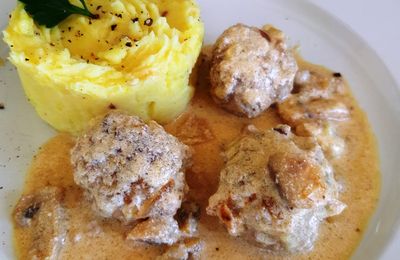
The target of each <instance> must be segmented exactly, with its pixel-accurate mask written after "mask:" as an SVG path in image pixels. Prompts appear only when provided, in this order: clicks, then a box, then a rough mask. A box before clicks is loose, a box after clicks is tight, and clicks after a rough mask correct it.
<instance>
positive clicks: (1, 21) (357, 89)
mask: <svg viewBox="0 0 400 260" xmlns="http://www.w3.org/2000/svg"><path fill="white" fill-rule="evenodd" d="M1 2H2V3H1V10H0V28H2V29H4V27H5V26H6V24H7V20H8V13H9V10H11V8H12V7H13V6H14V5H15V0H1ZM199 3H200V5H201V7H202V17H203V20H204V22H205V28H206V36H205V41H206V43H212V42H213V41H214V40H215V38H216V37H217V36H218V35H219V34H220V33H221V32H222V31H223V30H224V29H225V28H227V27H228V26H230V25H232V24H234V23H237V22H243V23H246V24H250V25H257V26H260V25H263V24H265V23H272V24H274V25H276V26H278V27H279V28H281V29H283V31H285V32H286V34H287V35H289V36H290V38H291V40H292V44H300V45H301V53H302V54H303V56H304V57H305V58H306V59H307V60H310V61H312V62H314V63H319V64H323V65H326V66H327V67H329V68H332V69H333V70H335V71H340V72H342V73H343V74H344V75H345V77H346V78H347V79H348V81H349V82H350V85H351V87H352V89H353V92H354V94H355V96H356V98H357V100H358V101H359V103H360V104H361V106H362V107H363V108H364V110H365V111H366V112H367V114H368V117H369V120H370V122H371V124H372V126H373V129H374V132H375V134H376V136H377V139H378V143H379V149H380V158H381V170H382V180H383V183H382V192H381V200H380V203H379V206H378V209H377V212H376V214H375V216H374V217H373V219H372V220H371V222H370V225H369V229H368V231H367V232H366V234H365V237H364V240H363V242H362V244H361V245H360V247H359V248H358V250H357V252H356V253H355V255H354V259H378V258H380V255H381V254H382V252H383V251H384V249H385V246H386V245H387V244H388V243H390V239H391V237H392V235H393V234H394V232H395V231H396V229H397V227H398V224H399V220H400V204H399V202H398V200H399V198H400V175H399V174H398V171H399V170H398V169H400V160H399V159H400V156H399V155H400V117H399V114H400V95H399V92H398V90H397V88H396V85H395V82H394V80H393V78H392V76H391V75H390V73H389V72H388V71H387V69H386V68H385V66H384V65H383V63H382V62H381V60H380V59H379V58H378V57H377V55H376V54H375V53H374V51H372V50H371V49H370V48H369V46H368V45H367V44H366V43H365V42H363V41H362V40H361V39H360V38H359V37H358V36H357V35H356V34H355V33H353V32H352V31H350V30H349V29H348V28H347V27H346V26H344V25H343V24H342V23H341V22H340V21H338V20H336V19H335V18H333V17H332V16H330V15H329V14H327V13H326V12H324V11H322V10H321V9H319V8H317V7H316V6H314V5H312V4H310V3H307V2H305V1H291V0H251V1H250V0H249V1H240V0H218V1H212V0H199ZM7 52H8V49H7V48H6V46H5V44H4V43H3V42H1V43H0V57H1V58H2V59H4V58H5V57H6V56H7ZM0 102H4V103H5V105H6V109H5V110H1V111H0V140H1V141H0V186H1V187H3V188H2V189H0V259H12V258H13V256H14V255H13V250H12V241H11V222H10V212H11V210H12V206H13V205H14V204H15V201H16V200H17V198H18V196H19V194H20V191H21V188H22V185H23V180H24V175H25V172H26V171H27V167H28V165H29V162H30V161H31V159H32V156H33V155H34V153H35V151H36V150H37V149H38V147H39V146H40V145H41V144H42V143H43V142H45V141H46V140H47V139H48V138H49V137H51V136H52V135H53V134H54V131H53V130H52V129H51V128H50V127H48V126H47V125H46V124H45V123H43V122H42V121H41V120H40V119H39V117H38V116H37V115H36V114H35V112H34V110H33V108H32V107H31V106H30V105H29V104H28V102H27V100H26V98H25V97H24V94H23V91H22V88H21V86H20V82H19V79H18V76H17V73H16V71H15V69H14V68H13V67H12V66H11V65H10V64H9V63H8V62H7V63H6V65H5V66H2V67H0ZM349 174H351V173H349ZM397 242H399V241H397ZM392 243H393V241H392ZM338 250H340V248H338ZM389 257H390V256H389ZM392 257H394V256H392Z"/></svg>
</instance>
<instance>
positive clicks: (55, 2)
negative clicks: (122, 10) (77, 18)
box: [20, 0, 96, 28]
mask: <svg viewBox="0 0 400 260" xmlns="http://www.w3.org/2000/svg"><path fill="white" fill-rule="evenodd" d="M20 1H21V2H22V3H24V4H25V11H26V12H28V13H29V14H30V15H31V16H32V17H33V20H35V22H37V23H38V24H39V25H45V26H46V27H48V28H51V27H54V26H56V25H57V24H59V23H60V22H61V21H63V20H64V19H65V18H67V17H68V16H70V15H71V14H81V15H84V16H87V17H90V18H96V16H95V15H94V14H92V13H91V12H90V11H89V9H88V8H87V6H86V4H85V1H84V0H79V1H80V2H81V3H82V5H83V8H80V7H78V6H75V5H72V4H71V3H70V2H69V1H68V0H20Z"/></svg>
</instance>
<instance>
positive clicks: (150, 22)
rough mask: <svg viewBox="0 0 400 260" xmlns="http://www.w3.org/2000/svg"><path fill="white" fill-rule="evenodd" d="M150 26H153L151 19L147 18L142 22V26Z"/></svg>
mask: <svg viewBox="0 0 400 260" xmlns="http://www.w3.org/2000/svg"><path fill="white" fill-rule="evenodd" d="M152 24H153V19H151V18H147V19H146V20H145V21H144V25H147V26H151V25H152Z"/></svg>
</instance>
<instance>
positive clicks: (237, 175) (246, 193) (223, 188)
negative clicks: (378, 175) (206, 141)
mask: <svg viewBox="0 0 400 260" xmlns="http://www.w3.org/2000/svg"><path fill="white" fill-rule="evenodd" d="M290 130H291V129H290V127H289V126H284V125H281V126H278V127H276V128H274V129H271V130H268V131H263V132H261V131H258V130H257V129H255V128H254V127H249V128H248V131H247V132H246V133H245V134H244V135H243V136H241V137H240V138H238V140H236V141H234V142H233V143H231V144H230V145H229V146H228V147H227V150H226V151H225V159H226V164H225V167H224V168H223V169H222V171H221V175H220V183H219V187H218V191H217V192H216V193H215V194H214V195H213V196H212V197H211V198H210V199H209V206H208V208H207V213H208V214H209V215H213V216H217V217H218V218H219V219H220V221H221V222H222V223H223V224H224V225H225V227H226V228H227V230H228V232H229V233H230V234H231V235H232V236H240V237H243V238H245V239H247V240H248V241H250V242H252V243H255V244H256V245H258V246H261V247H264V248H267V249H268V250H271V251H274V252H291V253H292V252H303V251H308V250H311V249H312V247H313V244H314V241H315V240H316V237H317V234H318V227H319V225H320V223H321V222H322V220H324V219H325V218H327V217H329V216H333V215H337V214H340V213H341V212H342V210H343V209H344V208H345V205H344V204H343V203H342V202H340V201H339V200H338V196H339V185H338V183H337V182H336V181H335V179H334V173H333V169H332V167H331V166H330V165H329V163H328V162H327V160H326V159H325V158H324V154H323V152H322V151H321V148H320V146H319V145H318V144H317V143H316V142H315V141H314V139H313V138H305V137H298V136H295V135H293V134H292V133H291V132H290Z"/></svg>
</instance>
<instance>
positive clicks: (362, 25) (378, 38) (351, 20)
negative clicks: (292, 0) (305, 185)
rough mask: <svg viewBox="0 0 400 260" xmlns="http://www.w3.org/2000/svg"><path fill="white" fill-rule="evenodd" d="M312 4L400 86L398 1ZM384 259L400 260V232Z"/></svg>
mask: <svg viewBox="0 0 400 260" xmlns="http://www.w3.org/2000/svg"><path fill="white" fill-rule="evenodd" d="M310 1H311V2H313V3H314V4H316V5H318V6H320V7H321V8H323V9H325V10H326V11H328V12H330V13H331V14H333V15H334V16H336V17H338V18H339V19H340V20H342V21H343V22H345V23H346V24H347V25H348V26H349V27H350V28H351V29H352V30H353V31H355V32H356V33H358V34H359V35H360V36H361V37H362V38H363V39H364V40H365V41H366V42H367V43H368V44H369V45H370V46H371V47H372V48H373V49H374V50H375V51H376V52H377V54H378V55H379V56H380V57H381V58H382V60H383V61H384V63H385V64H386V66H387V67H388V69H389V71H390V72H391V73H392V75H393V77H394V78H395V80H396V81H397V85H398V86H399V87H400V28H399V27H400V1H399V0H380V1H377V0H335V1H331V0H310ZM399 116H400V115H399ZM399 131H400V129H399ZM399 199H400V198H399ZM399 206H400V204H399ZM381 259H382V260H397V259H400V232H397V235H396V236H395V239H394V240H393V242H392V243H391V244H390V245H389V246H388V248H387V250H386V252H385V254H384V255H383V257H382V258H381ZM368 260H369V259H368Z"/></svg>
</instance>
